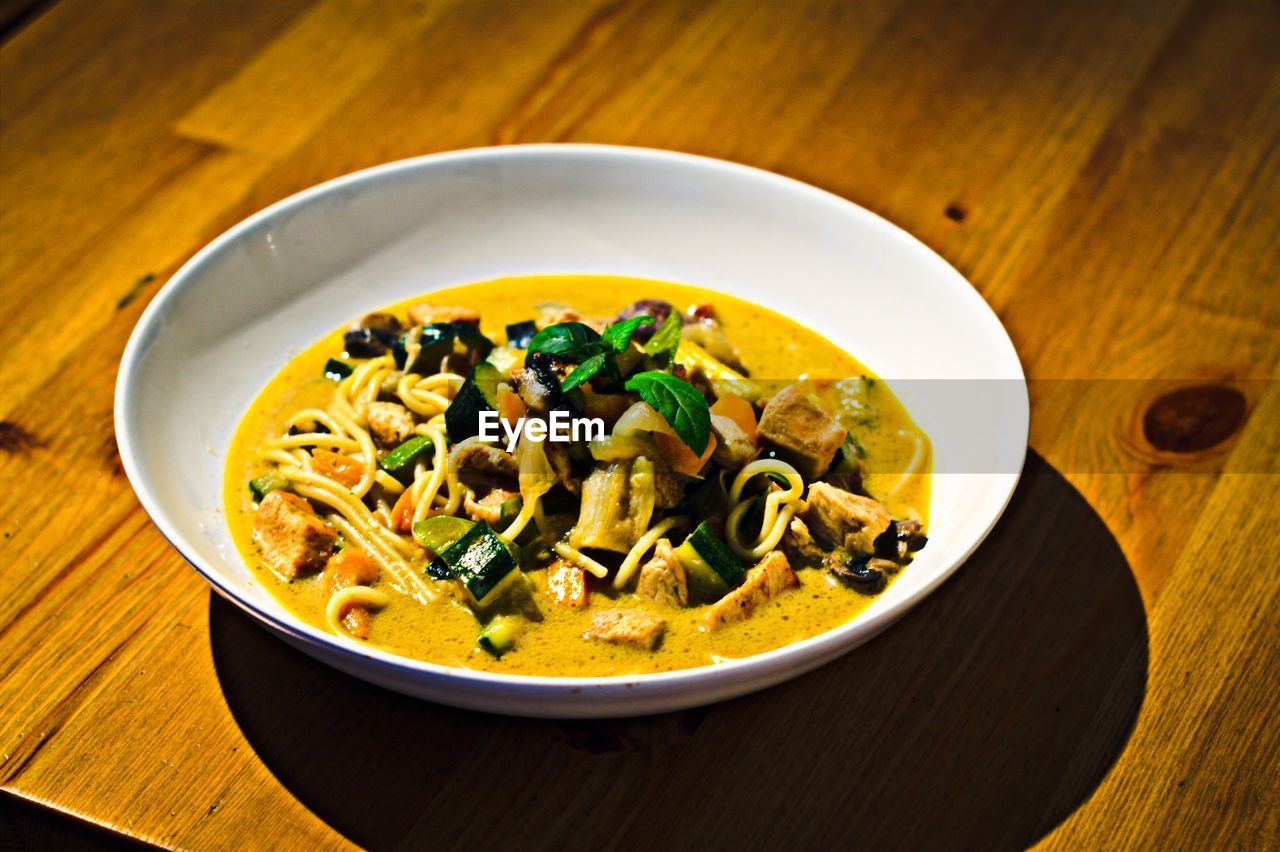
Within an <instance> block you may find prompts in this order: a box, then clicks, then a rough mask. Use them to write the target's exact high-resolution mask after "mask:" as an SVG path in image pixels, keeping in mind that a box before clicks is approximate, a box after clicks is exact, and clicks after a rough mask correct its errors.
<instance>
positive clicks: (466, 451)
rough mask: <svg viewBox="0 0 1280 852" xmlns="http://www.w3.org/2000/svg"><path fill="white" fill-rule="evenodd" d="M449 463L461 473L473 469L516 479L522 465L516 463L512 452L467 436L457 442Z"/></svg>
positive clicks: (477, 471) (451, 452)
mask: <svg viewBox="0 0 1280 852" xmlns="http://www.w3.org/2000/svg"><path fill="white" fill-rule="evenodd" d="M449 464H450V465H452V466H453V469H454V471H456V472H457V473H459V474H461V473H462V472H463V471H473V472H476V473H482V474H489V475H491V476H506V477H511V478H512V479H514V478H516V477H517V476H518V475H519V473H520V466H519V465H517V464H516V460H515V458H514V457H513V456H512V455H511V453H508V452H506V451H505V450H500V449H498V448H497V447H494V446H491V445H489V444H485V443H482V442H481V441H480V440H478V439H476V438H467V439H466V440H465V441H462V442H460V443H458V444H455V445H454V447H453V449H452V450H450V451H449Z"/></svg>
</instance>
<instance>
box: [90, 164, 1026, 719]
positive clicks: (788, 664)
mask: <svg viewBox="0 0 1280 852" xmlns="http://www.w3.org/2000/svg"><path fill="white" fill-rule="evenodd" d="M548 154H552V155H556V156H570V157H573V156H590V157H604V158H615V159H634V160H643V161H666V162H668V163H683V164H685V165H688V166H694V167H698V168H702V169H711V170H713V171H719V172H721V173H724V174H728V175H736V176H737V177H740V178H746V179H749V180H754V181H759V182H762V183H763V184H771V185H772V186H773V187H775V188H778V189H781V190H783V191H788V192H793V193H800V194H804V195H807V196H809V197H810V198H811V199H812V200H814V201H816V202H820V203H824V204H827V205H834V206H837V207H839V208H841V212H842V213H843V214H844V215H850V214H852V215H854V216H857V217H860V218H862V219H864V220H865V221H867V222H869V223H871V224H872V225H873V226H874V227H876V228H878V229H879V230H880V231H881V232H882V233H883V234H884V235H885V236H886V237H892V238H896V239H899V240H905V241H907V242H908V243H909V244H911V245H912V247H913V248H914V249H915V250H916V251H919V252H923V253H925V254H926V255H929V256H931V257H932V258H933V260H934V261H935V262H937V263H940V264H942V266H943V267H944V268H945V269H947V270H949V271H950V272H951V274H950V275H945V276H942V277H943V278H944V279H946V280H947V281H948V282H949V283H948V285H947V286H951V287H953V288H956V289H957V290H958V291H959V292H960V296H961V298H963V299H966V300H968V301H970V302H972V303H973V304H974V308H975V309H976V310H977V311H978V312H979V313H983V312H985V315H986V318H987V319H989V320H991V321H992V322H993V323H994V328H995V329H998V330H999V332H1000V334H1001V335H1002V336H1003V337H1002V342H1003V343H1005V344H1007V346H1008V354H1009V356H1010V366H1012V367H1013V368H1014V369H1015V370H1016V376H1012V375H1011V376H1009V377H1008V378H1010V379H1013V378H1016V380H1017V382H1018V384H1019V386H1020V388H1021V391H1022V393H1021V394H1020V395H1019V401H1020V402H1021V409H1022V411H1023V412H1025V417H1022V418H1019V419H1020V420H1021V421H1023V422H1022V430H1021V431H1022V435H1023V440H1022V454H1021V456H1020V457H1019V460H1018V469H1017V471H1016V472H1012V474H1010V473H1004V474H1000V476H1001V477H1002V478H1004V479H1005V480H1006V482H1005V490H1004V493H1003V494H1001V495H1000V496H999V500H1000V505H999V508H998V510H997V511H995V512H994V513H992V515H991V517H990V518H989V520H988V521H987V523H986V525H985V528H984V529H983V530H982V531H981V533H980V534H979V535H978V536H976V537H975V538H974V540H973V541H972V542H971V543H970V544H969V546H968V547H967V548H966V549H965V550H964V552H963V553H961V554H960V555H959V556H957V557H955V558H954V559H953V560H952V562H951V564H950V565H947V566H946V567H944V568H942V569H941V570H939V571H938V572H937V573H936V574H935V576H933V577H932V578H930V580H929V581H928V582H926V583H925V584H924V585H923V586H921V587H920V588H919V589H918V590H917V591H916V592H915V593H914V594H912V595H911V596H909V597H907V598H904V599H903V600H901V601H898V602H896V603H894V604H893V605H891V606H888V607H886V608H884V609H883V610H880V611H877V612H874V613H872V614H870V615H868V616H867V617H866V618H865V619H861V618H856V617H855V618H853V619H851V620H849V621H847V622H845V623H843V624H840V625H838V626H836V627H833V628H831V629H829V630H826V631H824V632H822V633H818V634H816V635H814V636H810V637H806V638H804V639H799V640H796V641H794V642H788V643H787V644H785V645H781V646H779V647H777V648H773V649H771V650H768V651H764V652H761V653H759V654H753V655H750V656H747V657H740V658H735V659H731V660H725V661H723V662H716V663H711V664H708V665H701V666H695V667H691V668H685V669H675V670H671V671H663V672H643V673H635V674H619V675H596V676H565V675H527V674H508V673H504V672H490V671H484V670H479V669H468V668H465V667H462V666H449V665H445V664H442V663H433V662H429V661H426V660H418V659H414V658H411V657H406V656H401V655H399V654H395V653H393V652H390V651H384V650H381V649H378V648H372V647H368V646H363V645H357V644H355V642H354V640H344V639H343V638H342V637H338V636H333V635H330V634H328V633H325V632H323V631H321V630H319V629H318V628H315V627H312V626H311V625H309V624H307V623H305V622H303V621H302V620H301V619H298V618H297V617H296V616H293V615H292V613H290V614H289V618H288V619H284V618H281V617H279V616H277V615H275V614H273V613H271V612H268V611H266V610H265V609H263V608H261V607H259V606H258V605H256V604H255V603H253V602H252V601H249V600H247V599H245V598H243V597H242V596H241V595H239V594H238V593H237V590H236V589H235V588H234V586H233V585H232V584H230V583H228V582H226V581H224V580H223V579H222V578H221V576H220V574H219V572H218V571H216V570H214V569H213V568H212V567H211V566H207V565H204V564H202V560H201V559H200V558H199V557H198V556H193V555H191V554H192V553H194V552H195V548H194V547H191V546H190V545H189V544H188V542H187V541H186V537H185V536H184V535H183V533H182V532H181V530H180V529H178V528H177V526H176V525H175V524H173V523H171V522H170V520H169V516H168V511H167V509H166V508H165V507H164V506H163V505H161V503H160V501H159V500H158V498H157V495H155V494H154V493H152V491H151V488H150V483H149V481H148V480H147V479H146V477H145V476H144V475H143V473H142V470H141V469H140V466H139V462H138V461H137V459H136V456H135V450H134V441H133V436H132V435H131V434H130V431H129V429H128V424H129V417H128V408H129V397H130V387H131V386H132V384H133V378H134V375H135V373H136V372H137V370H138V368H139V365H140V362H141V360H142V358H143V356H144V354H145V351H146V348H147V345H148V344H149V343H150V342H151V341H152V340H153V338H155V337H156V336H157V333H158V329H159V326H160V324H161V323H160V322H159V321H160V320H161V318H162V317H163V316H164V315H165V312H166V310H167V309H168V305H169V303H170V302H172V301H173V300H175V299H176V298H178V297H179V296H180V295H181V293H182V292H183V290H184V289H185V288H186V287H188V286H189V285H190V283H191V282H192V281H194V280H196V278H197V273H198V272H199V270H200V269H201V267H202V266H204V264H205V263H206V262H208V261H209V260H210V259H211V258H213V257H214V256H216V255H217V254H218V253H219V252H221V251H222V250H223V249H224V248H225V247H227V246H229V245H231V244H233V243H234V242H235V241H236V240H238V239H240V238H241V237H242V236H243V235H245V234H247V233H250V232H252V231H253V230H254V229H255V228H257V227H258V226H259V225H261V224H262V223H264V222H267V221H268V220H271V219H273V218H275V217H277V216H279V215H280V214H282V213H284V212H285V211H287V210H290V209H292V208H297V207H302V206H305V205H307V204H310V203H312V202H314V201H318V200H320V199H322V198H324V197H325V196H328V195H331V194H334V193H338V192H341V191H344V190H346V189H349V188H352V187H354V186H358V185H360V184H362V183H364V182H366V181H370V180H375V179H384V178H386V177H388V176H391V175H395V174H396V173H398V172H402V171H414V170H417V169H420V168H424V167H427V168H429V167H431V166H435V165H440V164H445V163H452V162H456V161H462V160H476V161H485V160H494V159H497V160H504V159H509V158H523V157H537V156H543V155H548ZM113 420H114V430H115V436H116V444H117V447H118V449H119V452H120V459H121V463H122V466H123V468H124V472H125V475H126V477H127V478H128V480H129V484H130V486H131V487H132V488H133V490H134V494H135V495H136V496H137V498H138V502H139V503H140V504H141V506H142V508H143V510H144V511H145V512H146V513H147V515H148V517H149V518H150V519H151V522H152V523H153V524H155V526H156V528H157V529H158V530H159V531H160V533H161V535H162V536H163V537H164V539H165V540H166V541H167V542H168V543H169V546H170V547H172V548H173V549H174V550H175V551H177V552H178V554H179V555H180V556H181V557H182V558H183V560H184V561H186V562H187V564H189V565H190V566H191V567H192V568H194V569H195V570H196V572H197V573H199V574H200V576H202V577H203V578H204V580H205V582H207V583H208V584H209V585H210V586H212V587H213V589H214V590H215V591H216V592H217V593H218V594H219V595H220V596H221V597H223V598H224V599H226V600H228V601H230V602H231V603H232V604H234V605H236V606H237V607H239V608H240V609H241V610H242V611H243V612H245V613H247V614H248V615H249V616H251V617H252V618H253V619H255V620H256V621H258V622H260V623H262V624H263V625H265V626H267V627H270V628H272V629H274V630H276V631H279V632H280V633H282V634H283V635H284V636H285V637H287V638H290V639H292V640H293V641H294V642H296V643H301V644H302V645H305V646H309V647H310V648H313V649H315V650H317V651H319V652H324V653H337V654H339V655H341V656H342V657H344V658H346V659H348V660H350V661H351V662H352V663H353V664H354V665H356V666H359V667H367V666H369V665H370V664H373V665H374V666H376V667H377V668H378V669H380V670H382V671H385V672H389V673H395V674H399V675H412V676H414V677H415V678H423V677H424V676H425V677H426V678H430V679H433V680H434V679H437V678H439V679H443V680H450V679H460V680H464V681H467V682H468V683H471V684H474V685H476V686H478V687H526V688H531V689H534V690H539V689H541V690H556V691H561V690H570V691H579V692H584V694H585V689H586V688H592V687H594V688H596V689H610V688H623V687H625V688H631V687H633V686H641V685H645V686H651V687H655V688H656V687H658V686H662V685H669V686H673V687H674V686H677V685H681V684H691V683H693V684H696V683H698V682H701V681H720V680H724V679H734V677H735V675H737V674H739V673H741V674H743V675H746V674H747V673H750V672H755V673H756V674H757V676H758V677H760V676H767V675H768V674H769V673H770V672H776V671H778V670H780V669H786V668H797V669H802V668H803V667H804V663H805V662H807V661H808V662H811V663H812V664H813V665H818V664H821V663H822V662H825V661H827V660H829V659H830V658H831V657H832V656H834V655H837V654H839V653H840V652H841V651H842V650H849V649H852V647H854V646H855V645H856V644H859V643H857V642H855V641H853V640H855V639H856V638H857V637H864V641H865V639H870V638H871V637H873V636H875V635H876V634H878V633H879V632H881V631H882V630H884V629H885V628H886V627H888V626H890V625H891V624H893V623H894V621H896V620H897V619H898V618H900V617H902V616H903V615H904V614H906V613H907V612H908V611H909V610H910V609H911V608H912V607H914V606H916V605H917V604H919V603H920V602H921V601H923V600H924V599H925V598H927V597H928V596H929V595H930V594H932V593H933V592H934V591H935V590H936V589H937V588H938V587H939V586H940V585H942V583H943V582H945V581H946V580H947V579H948V578H949V577H951V576H952V575H953V574H954V573H955V572H956V571H957V570H958V569H959V568H960V566H961V565H963V564H964V563H965V562H966V561H967V560H968V559H969V557H970V556H972V555H973V553H974V551H975V550H977V548H978V547H979V546H980V545H981V544H982V542H983V541H984V540H985V539H986V538H987V536H988V535H989V534H990V532H991V530H992V529H993V528H994V527H995V525H996V524H997V523H998V522H999V520H1000V518H1001V517H1002V516H1003V515H1004V512H1005V509H1006V508H1008V505H1009V501H1010V500H1011V499H1012V497H1013V493H1014V491H1015V490H1016V488H1017V485H1018V482H1019V481H1020V479H1021V476H1022V470H1023V467H1024V465H1025V462H1026V452H1027V440H1026V439H1027V437H1029V434H1030V401H1029V396H1028V393H1027V385H1026V374H1025V371H1024V369H1023V367H1022V362H1021V359H1020V358H1019V356H1018V352H1017V348H1016V347H1015V346H1014V345H1013V341H1012V339H1011V338H1010V337H1009V334H1008V331H1007V329H1005V327H1004V325H1003V323H1001V322H1000V319H999V317H998V316H997V315H996V313H995V311H994V310H993V309H992V308H991V306H990V305H989V304H988V303H987V302H986V300H985V299H983V298H982V296H981V294H980V293H979V292H978V291H977V289H976V288H975V287H973V285H972V284H970V283H969V281H968V279H966V278H965V277H964V276H963V275H961V274H960V272H959V271H958V270H956V269H955V267H953V266H952V265H951V264H950V263H949V262H948V261H947V260H946V259H945V258H943V257H942V256H941V255H940V254H938V253H937V252H935V251H934V250H933V249H931V248H929V246H927V245H925V244H924V243H923V242H921V241H920V240H919V239H918V238H916V237H915V236H913V235H912V234H910V233H908V232H907V231H905V230H904V229H902V228H900V227H898V226H897V225H895V224H893V223H892V222H890V221H888V220H887V219H885V218H883V217H881V216H879V215H878V214H876V213H873V212H872V211H870V210H867V209H866V208H864V207H862V206H861V205H858V204H856V203H854V202H852V201H850V200H848V199H846V198H843V197H841V196H838V195H836V194H835V193H832V192H829V191H828V190H825V189H822V188H820V187H817V186H814V185H813V184H809V183H806V182H804V181H801V180H798V179H796V178H792V177H788V176H786V175H783V174H779V173H777V172H772V171H768V170H766V169H762V168H758V167H755V166H749V165H746V164H743V163H737V162H733V161H730V160H724V159H720V158H716V157H708V156H704V155H700V154H690V153H686V152H683V151H672V150H667V149H661V148H649V147H641V146H629V145H607V144H596V143H531V144H518V145H492V146H480V147H473V148H461V149H456V150H449V151H441V152H437V153H432V154H424V155H420V156H415V157H409V158H405V159H400V160H393V161H390V162H387V163H382V164H379V165H375V166H370V167H367V168H363V169H359V170H357V171H354V172H350V173H347V174H344V175H340V176H338V177H335V178H331V179H329V180H326V181H323V182H321V183H318V184H315V185H314V186H310V187H307V188H306V189H303V190H300V191H298V192H296V193H293V194H291V195H288V196H286V197H284V198H282V199H280V200H278V201H276V202H274V203H272V204H270V205H268V206H267V207H264V208H262V209H261V210H259V211H257V212H255V213H253V214H251V215H250V216H248V217H247V218H245V219H243V220H241V221H240V222H238V223H236V224H235V225H233V226H232V227H230V228H229V229H227V230H226V231H224V232H223V233H221V234H219V235H218V236H217V237H216V238H214V239H213V240H212V241H211V242H209V243H208V244H207V245H205V246H203V247H202V248H201V249H200V250H199V251H197V252H196V253H195V254H193V255H192V256H191V257H190V258H189V259H188V260H187V261H186V262H185V263H183V264H182V266H181V267H179V268H178V270H177V271H176V272H174V274H173V275H172V276H171V277H170V278H169V280H168V281H166V282H165V284H164V285H163V286H162V287H161V288H160V290H159V291H158V292H157V293H156V295H155V296H154V297H153V298H152V299H151V301H150V303H149V304H148V305H147V306H146V308H145V309H144V310H143V312H142V314H141V316H140V317H139V318H138V322H137V324H136V325H135V326H134V329H133V331H132V332H131V333H130V336H129V341H128V343H127V344H126V345H125V348H124V352H123V354H122V356H121V359H120V365H119V369H118V371H117V374H116V388H115V398H114V405H113ZM219 505H221V500H220V499H219ZM184 544H186V545H187V548H186V549H184ZM188 549H189V550H190V553H189V552H188ZM268 593H269V592H268ZM813 665H810V666H809V668H812V667H813ZM646 691H647V690H646ZM639 697H640V695H639V694H637V698H639Z"/></svg>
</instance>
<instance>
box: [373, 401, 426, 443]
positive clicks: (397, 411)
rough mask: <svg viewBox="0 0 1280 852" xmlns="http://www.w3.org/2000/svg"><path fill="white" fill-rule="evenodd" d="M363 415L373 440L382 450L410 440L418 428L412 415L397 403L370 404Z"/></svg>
mask: <svg viewBox="0 0 1280 852" xmlns="http://www.w3.org/2000/svg"><path fill="white" fill-rule="evenodd" d="M365 415H366V417H368V419H369V432H370V434H372V435H373V440H374V441H376V442H377V444H378V446H379V447H382V448H383V449H384V450H389V449H393V448H395V447H398V446H400V445H401V444H403V443H404V442H405V441H407V440H409V439H410V438H412V437H413V434H414V430H415V429H417V427H418V424H417V421H415V420H414V419H413V414H412V413H411V412H410V411H409V409H407V408H405V407H404V406H403V405H401V404H400V403H398V402H371V403H369V406H368V408H367V409H366V410H365Z"/></svg>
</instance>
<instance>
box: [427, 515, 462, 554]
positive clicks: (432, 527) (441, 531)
mask: <svg viewBox="0 0 1280 852" xmlns="http://www.w3.org/2000/svg"><path fill="white" fill-rule="evenodd" d="M474 526H475V521H468V520H467V519H466V518H455V517H453V516H452V515H432V516H431V517H430V518H424V519H422V520H421V521H418V522H417V523H416V524H414V525H413V537H414V538H416V539H417V540H418V541H419V543H421V544H422V546H423V547H425V548H427V549H428V550H430V551H431V552H432V553H436V554H439V553H443V552H444V551H445V549H446V548H448V547H449V545H451V544H453V543H454V542H455V541H457V540H458V539H460V538H462V537H463V536H464V535H466V534H467V533H469V532H471V528H472V527H474Z"/></svg>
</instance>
